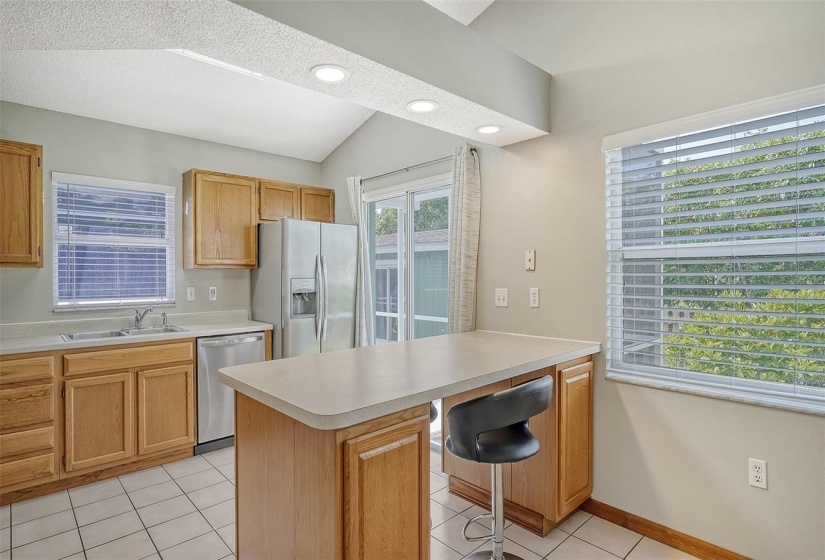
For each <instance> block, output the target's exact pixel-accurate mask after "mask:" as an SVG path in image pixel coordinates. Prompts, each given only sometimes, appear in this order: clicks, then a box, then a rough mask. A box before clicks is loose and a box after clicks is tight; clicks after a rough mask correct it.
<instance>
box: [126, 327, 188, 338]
mask: <svg viewBox="0 0 825 560" xmlns="http://www.w3.org/2000/svg"><path fill="white" fill-rule="evenodd" d="M120 332H122V333H123V334H126V335H129V336H138V335H145V334H163V333H170V332H188V331H187V330H186V329H183V328H181V327H141V328H139V329H123V330H122V331H120Z"/></svg>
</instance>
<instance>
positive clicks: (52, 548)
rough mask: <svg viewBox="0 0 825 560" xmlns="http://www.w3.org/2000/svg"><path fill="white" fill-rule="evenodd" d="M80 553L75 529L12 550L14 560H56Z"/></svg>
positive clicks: (80, 548)
mask: <svg viewBox="0 0 825 560" xmlns="http://www.w3.org/2000/svg"><path fill="white" fill-rule="evenodd" d="M82 551H83V546H82V545H81V544H80V535H79V534H78V532H77V529H73V530H71V531H68V532H66V533H61V534H59V535H55V536H53V537H49V538H47V539H43V540H40V541H35V542H33V543H31V544H27V545H26V546H21V547H19V548H17V547H15V548H14V549H13V550H12V552H14V560H58V559H59V558H65V557H66V556H71V555H72V554H77V553H78V552H82Z"/></svg>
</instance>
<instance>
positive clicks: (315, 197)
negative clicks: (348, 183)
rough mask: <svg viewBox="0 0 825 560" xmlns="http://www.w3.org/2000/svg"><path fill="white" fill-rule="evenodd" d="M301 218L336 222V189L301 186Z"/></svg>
mask: <svg viewBox="0 0 825 560" xmlns="http://www.w3.org/2000/svg"><path fill="white" fill-rule="evenodd" d="M301 219H302V220H313V221H316V222H329V223H333V222H335V191H333V190H330V189H315V188H312V187H301Z"/></svg>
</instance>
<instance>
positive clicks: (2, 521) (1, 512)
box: [0, 506, 11, 529]
mask: <svg viewBox="0 0 825 560" xmlns="http://www.w3.org/2000/svg"><path fill="white" fill-rule="evenodd" d="M10 524H11V506H3V507H0V529H5V528H6V527H8V526H9V525H10Z"/></svg>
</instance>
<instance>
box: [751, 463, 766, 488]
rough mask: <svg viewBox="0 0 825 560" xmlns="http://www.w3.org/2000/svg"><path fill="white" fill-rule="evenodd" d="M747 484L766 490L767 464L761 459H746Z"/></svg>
mask: <svg viewBox="0 0 825 560" xmlns="http://www.w3.org/2000/svg"><path fill="white" fill-rule="evenodd" d="M748 483H749V484H750V485H751V486H756V487H757V488H762V489H763V490H767V489H768V463H766V462H765V461H762V460H761V459H748Z"/></svg>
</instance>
